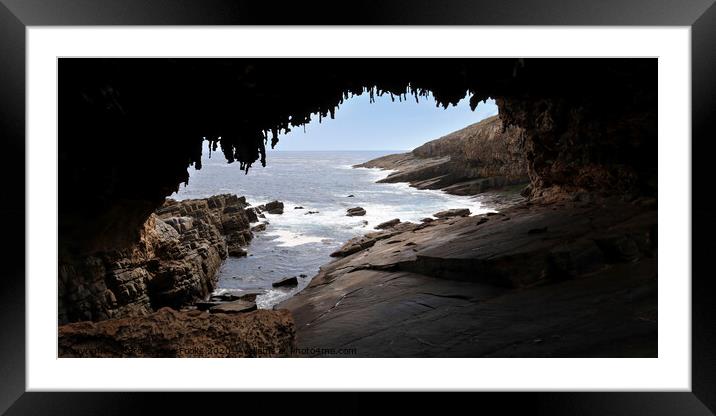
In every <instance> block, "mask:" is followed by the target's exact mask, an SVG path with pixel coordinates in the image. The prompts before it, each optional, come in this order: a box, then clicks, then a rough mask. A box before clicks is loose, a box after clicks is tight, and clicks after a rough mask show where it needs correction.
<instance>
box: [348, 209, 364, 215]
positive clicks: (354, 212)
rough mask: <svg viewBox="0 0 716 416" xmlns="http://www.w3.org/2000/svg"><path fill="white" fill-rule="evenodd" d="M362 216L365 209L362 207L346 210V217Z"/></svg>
mask: <svg viewBox="0 0 716 416" xmlns="http://www.w3.org/2000/svg"><path fill="white" fill-rule="evenodd" d="M363 215H365V209H363V208H362V207H355V208H348V210H346V216H347V217H362V216H363Z"/></svg>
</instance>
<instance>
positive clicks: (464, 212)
mask: <svg viewBox="0 0 716 416" xmlns="http://www.w3.org/2000/svg"><path fill="white" fill-rule="evenodd" d="M468 215H470V210H469V209H467V208H454V209H448V210H445V211H440V212H436V213H435V214H433V216H434V217H435V218H450V217H467V216H468Z"/></svg>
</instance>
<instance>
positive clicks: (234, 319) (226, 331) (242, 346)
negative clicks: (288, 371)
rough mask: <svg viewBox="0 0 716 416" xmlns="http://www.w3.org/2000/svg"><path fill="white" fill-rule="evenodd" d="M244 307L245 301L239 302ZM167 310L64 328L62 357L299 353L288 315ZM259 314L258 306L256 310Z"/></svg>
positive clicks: (61, 347)
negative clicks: (243, 302) (296, 351)
mask: <svg viewBox="0 0 716 416" xmlns="http://www.w3.org/2000/svg"><path fill="white" fill-rule="evenodd" d="M239 302H242V301H239ZM226 309H227V310H226V311H222V313H211V314H210V313H208V312H202V311H199V310H192V311H181V312H180V311H176V310H173V309H171V308H162V309H160V310H159V311H157V312H154V313H152V314H150V315H147V316H140V317H128V318H121V319H110V320H107V321H102V322H96V323H95V322H77V323H72V324H68V325H63V326H60V328H59V334H58V335H59V337H58V347H59V354H58V355H59V356H60V357H162V358H163V357H199V358H204V357H215V358H224V357H284V356H289V355H291V354H292V350H293V348H294V342H295V341H294V325H293V319H292V318H291V314H290V313H289V312H288V311H286V310H279V311H268V310H258V311H253V312H249V313H232V310H231V308H230V307H226ZM254 309H255V305H254Z"/></svg>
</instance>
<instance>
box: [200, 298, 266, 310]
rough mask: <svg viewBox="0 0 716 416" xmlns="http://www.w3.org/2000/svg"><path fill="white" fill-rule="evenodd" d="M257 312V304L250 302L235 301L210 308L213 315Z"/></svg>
mask: <svg viewBox="0 0 716 416" xmlns="http://www.w3.org/2000/svg"><path fill="white" fill-rule="evenodd" d="M255 310H256V302H253V301H249V300H241V299H239V300H235V301H232V302H226V303H221V304H219V305H216V306H213V307H211V308H209V312H211V313H229V314H235V313H245V312H251V311H255Z"/></svg>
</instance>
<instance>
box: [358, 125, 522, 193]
mask: <svg viewBox="0 0 716 416" xmlns="http://www.w3.org/2000/svg"><path fill="white" fill-rule="evenodd" d="M523 144H524V136H523V131H522V129H520V128H518V127H514V126H510V127H504V126H503V124H502V122H501V121H500V118H499V117H498V116H493V117H489V118H487V119H485V120H482V121H480V122H479V123H475V124H472V125H470V126H467V127H465V128H464V129H461V130H458V131H456V132H453V133H450V134H448V135H447V136H444V137H441V138H439V139H436V140H433V141H430V142H428V143H425V144H424V145H422V146H420V147H418V148H416V149H414V150H413V151H412V152H409V153H401V154H395V155H388V156H383V157H380V158H377V159H373V160H371V161H368V162H365V163H362V164H360V165H357V166H356V167H365V168H381V169H390V170H394V171H395V172H392V173H391V174H390V175H388V176H387V177H386V178H384V179H381V180H380V181H379V182H383V183H396V182H408V183H410V185H411V186H414V187H416V188H418V189H442V190H444V191H445V192H448V193H451V194H455V195H475V194H479V193H482V192H485V191H487V190H490V189H494V188H503V187H505V186H510V185H518V184H527V183H528V182H529V177H528V175H527V159H526V157H525V154H524V151H523V148H522V147H523Z"/></svg>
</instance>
